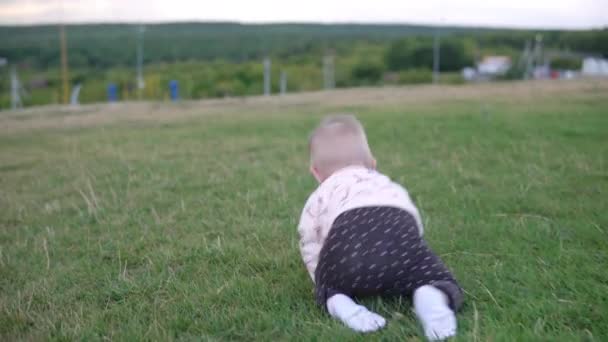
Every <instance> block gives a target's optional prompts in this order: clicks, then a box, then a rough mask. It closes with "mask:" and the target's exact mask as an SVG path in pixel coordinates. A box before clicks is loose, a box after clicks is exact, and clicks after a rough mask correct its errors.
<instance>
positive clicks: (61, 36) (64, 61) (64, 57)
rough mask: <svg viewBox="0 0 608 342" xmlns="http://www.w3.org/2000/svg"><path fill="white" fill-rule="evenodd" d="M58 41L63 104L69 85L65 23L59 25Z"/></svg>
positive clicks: (67, 97)
mask: <svg viewBox="0 0 608 342" xmlns="http://www.w3.org/2000/svg"><path fill="white" fill-rule="evenodd" d="M59 42H60V49H61V81H62V84H63V104H68V101H69V99H70V85H69V72H68V52H67V42H66V37H65V25H63V24H61V25H59Z"/></svg>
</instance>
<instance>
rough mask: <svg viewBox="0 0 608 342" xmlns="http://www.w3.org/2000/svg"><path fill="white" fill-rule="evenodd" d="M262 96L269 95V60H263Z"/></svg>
mask: <svg viewBox="0 0 608 342" xmlns="http://www.w3.org/2000/svg"><path fill="white" fill-rule="evenodd" d="M264 95H266V96H269V95H270V58H268V57H266V58H264Z"/></svg>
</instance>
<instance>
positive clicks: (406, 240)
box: [315, 207, 463, 311]
mask: <svg viewBox="0 0 608 342" xmlns="http://www.w3.org/2000/svg"><path fill="white" fill-rule="evenodd" d="M315 284H316V285H315V296H316V301H317V303H318V304H319V305H321V306H323V307H325V305H326V302H327V299H328V298H330V297H331V296H333V295H335V294H339V293H341V294H344V295H347V296H349V297H365V296H372V295H398V296H408V297H409V296H411V295H412V294H413V292H414V291H415V290H416V289H417V288H419V287H421V286H423V285H433V286H435V287H436V288H438V289H439V290H441V291H443V292H444V293H445V294H446V295H447V297H448V299H449V305H450V307H451V308H452V310H454V311H457V310H458V309H459V308H460V306H461V305H462V301H463V295H462V290H461V289H460V287H459V286H458V283H457V282H456V280H455V279H454V277H453V276H452V274H451V273H450V271H449V270H448V269H447V268H446V266H445V265H444V264H443V262H442V261H441V260H440V259H439V257H438V256H436V255H435V254H434V253H433V252H432V251H431V250H430V248H429V247H428V246H427V244H426V242H425V241H424V240H423V239H422V237H420V233H419V232H418V226H417V224H416V220H415V219H414V217H413V216H412V215H411V214H410V213H408V212H407V211H405V210H402V209H398V208H393V207H365V208H358V209H352V210H349V211H346V212H344V213H342V214H341V215H340V216H338V218H337V219H336V220H335V221H334V223H333V226H332V228H331V230H330V232H329V235H328V237H327V239H326V241H325V244H324V245H323V248H322V249H321V253H320V255H319V264H318V266H317V269H316V271H315Z"/></svg>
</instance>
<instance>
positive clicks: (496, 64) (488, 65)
mask: <svg viewBox="0 0 608 342" xmlns="http://www.w3.org/2000/svg"><path fill="white" fill-rule="evenodd" d="M510 68H511V58H510V57H508V56H487V57H484V58H483V59H482V60H481V62H479V63H477V72H478V73H479V74H480V75H485V76H501V75H504V74H506V73H507V71H509V69H510Z"/></svg>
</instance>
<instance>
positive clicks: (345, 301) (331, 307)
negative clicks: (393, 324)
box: [327, 294, 386, 333]
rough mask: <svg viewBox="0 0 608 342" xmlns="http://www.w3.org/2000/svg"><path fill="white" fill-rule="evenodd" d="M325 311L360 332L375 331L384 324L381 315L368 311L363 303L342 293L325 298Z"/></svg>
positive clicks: (384, 321)
mask: <svg viewBox="0 0 608 342" xmlns="http://www.w3.org/2000/svg"><path fill="white" fill-rule="evenodd" d="M327 311H329V314H330V315H331V316H332V317H334V318H337V319H339V320H340V321H342V323H344V324H345V325H346V326H348V327H349V328H351V329H353V330H355V331H358V332H362V333H367V332H372V331H376V330H379V329H381V328H382V327H384V326H385V325H386V320H385V319H384V318H383V317H382V316H380V315H378V314H376V313H374V312H371V311H369V310H368V309H367V308H366V307H364V306H363V305H358V304H357V303H355V302H354V301H353V300H352V299H350V298H349V297H347V296H345V295H343V294H337V295H334V296H332V297H331V298H329V299H328V300H327Z"/></svg>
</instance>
